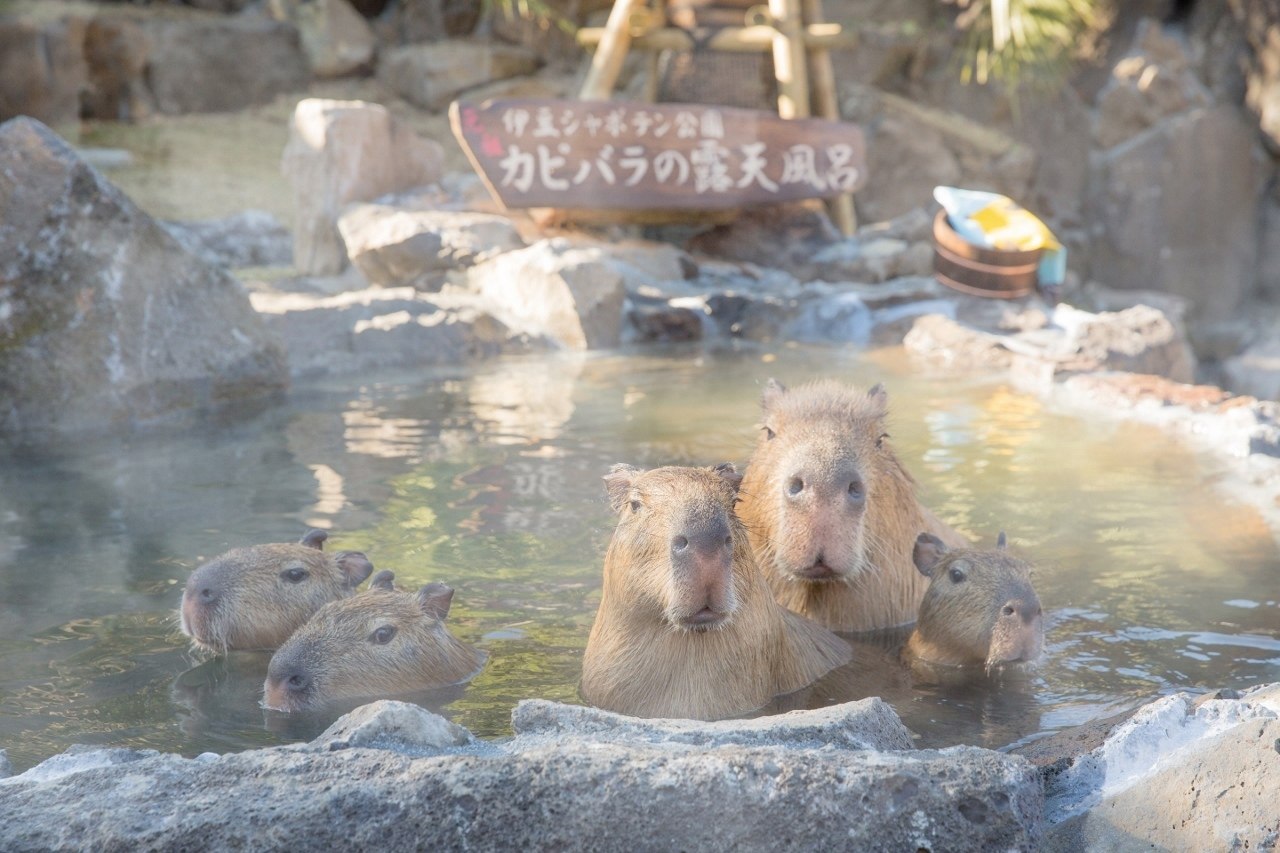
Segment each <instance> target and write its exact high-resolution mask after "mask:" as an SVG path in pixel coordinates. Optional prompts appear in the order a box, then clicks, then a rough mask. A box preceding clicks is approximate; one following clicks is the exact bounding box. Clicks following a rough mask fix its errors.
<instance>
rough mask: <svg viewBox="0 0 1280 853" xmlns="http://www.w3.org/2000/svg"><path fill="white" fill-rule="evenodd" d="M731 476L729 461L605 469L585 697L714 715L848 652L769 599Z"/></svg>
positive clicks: (618, 705) (790, 685)
mask: <svg viewBox="0 0 1280 853" xmlns="http://www.w3.org/2000/svg"><path fill="white" fill-rule="evenodd" d="M738 482H739V477H738V475H737V474H736V473H735V472H734V470H733V466H731V465H721V466H719V467H718V468H714V469H713V468H658V469H655V470H652V471H647V472H642V471H639V470H637V469H635V468H631V467H629V466H626V465H615V466H614V468H613V471H612V473H610V474H609V476H607V477H605V483H606V486H607V489H608V493H609V500H610V505H611V506H612V508H613V510H614V511H615V512H616V513H618V526H617V528H616V529H615V530H614V534H613V539H612V541H611V542H610V543H609V550H608V553H607V555H606V556H605V563H604V591H603V595H602V597H601V601H600V609H599V611H597V613H596V620H595V624H594V625H593V626H592V628H591V636H590V639H589V640H588V641H587V650H586V653H585V654H584V656H583V660H582V683H581V688H580V690H581V693H582V697H583V699H585V700H586V701H587V702H589V703H591V704H592V705H595V706H597V707H600V708H604V709H606V710H610V711H617V712H620V713H624V714H633V715H635V716H640V717H687V718H692V719H699V720H717V719H723V718H726V717H732V716H737V715H741V714H745V713H748V712H750V711H754V710H756V709H758V708H761V707H763V706H765V705H766V704H768V703H769V702H770V700H772V699H773V698H774V697H775V696H779V695H782V694H786V693H791V692H793V691H796V690H799V689H801V688H803V687H806V686H808V685H809V684H810V683H812V682H813V681H814V680H816V679H817V678H818V677H820V676H822V675H823V674H825V673H826V672H828V671H829V670H831V669H834V668H835V667H837V666H840V665H841V664H843V663H845V662H847V661H848V660H849V655H850V650H849V646H848V644H847V643H845V642H844V641H843V640H841V639H840V638H839V637H837V636H835V635H834V634H832V633H831V632H830V631H827V630H825V629H824V628H822V627H820V626H818V625H815V624H813V623H812V622H809V621H808V620H806V619H804V618H802V617H800V616H797V615H796V614H794V613H789V612H787V611H786V610H784V609H783V608H782V607H779V606H778V604H777V603H776V602H775V601H774V600H773V596H772V595H771V594H770V592H769V587H768V585H767V584H766V583H765V580H764V576H763V575H762V574H761V573H760V570H759V567H758V566H757V565H756V563H755V559H754V558H753V557H752V554H751V547H750V545H749V543H748V542H747V538H746V534H745V532H744V531H743V529H742V524H741V522H740V521H739V520H738V518H737V516H735V515H734V512H733V505H734V501H735V499H736V494H737V487H738Z"/></svg>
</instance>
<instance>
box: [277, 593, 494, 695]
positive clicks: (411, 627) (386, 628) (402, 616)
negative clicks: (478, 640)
mask: <svg viewBox="0 0 1280 853" xmlns="http://www.w3.org/2000/svg"><path fill="white" fill-rule="evenodd" d="M392 580H393V577H392V574H391V572H388V571H381V572H378V574H377V575H376V576H375V577H374V579H373V581H372V582H371V583H370V584H369V589H368V590H366V591H365V592H363V593H361V594H360V595H356V596H353V597H351V598H346V599H343V600H341V601H335V602H332V603H330V604H326V605H325V606H324V607H322V608H321V609H320V610H319V612H317V613H316V615H315V616H313V617H311V619H309V620H308V621H307V623H306V624H305V625H303V626H302V627H301V628H299V629H298V630H297V632H296V633H295V634H294V635H293V636H292V637H290V638H289V642H287V643H285V644H284V645H283V646H281V647H280V649H279V650H278V651H277V652H276V653H275V654H274V655H273V656H272V658H271V663H270V665H269V666H268V667H267V680H266V682H265V683H264V684H263V694H264V696H263V704H264V705H265V706H266V707H268V708H271V709H273V710H276V711H303V710H307V709H310V708H314V707H316V706H319V705H323V704H324V703H326V702H331V701H333V700H335V699H353V698H358V697H366V696H367V697H377V696H394V695H397V694H402V693H410V692H414V691H418V690H428V689H430V688H433V687H443V686H445V685H448V684H457V683H459V682H462V681H466V680H467V679H469V678H471V677H472V676H473V675H475V674H476V673H477V672H479V671H480V670H481V668H482V667H483V666H484V663H485V660H486V659H487V658H488V655H487V654H485V653H484V652H483V651H481V650H480V649H477V648H475V647H473V646H469V645H467V644H466V643H464V642H462V641H461V640H459V639H458V638H456V637H454V636H453V635H452V634H451V633H449V629H448V628H447V627H445V624H444V619H445V617H446V616H447V615H448V614H449V606H450V604H451V603H452V602H453V590H452V589H450V588H449V587H448V586H445V585H444V584H442V583H429V584H427V585H426V586H424V587H422V589H420V590H418V591H417V592H410V591H404V590H398V589H395V588H394V586H393V584H392Z"/></svg>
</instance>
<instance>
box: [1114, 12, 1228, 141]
mask: <svg viewBox="0 0 1280 853" xmlns="http://www.w3.org/2000/svg"><path fill="white" fill-rule="evenodd" d="M1211 101H1212V96H1211V95H1210V94H1209V90H1208V89H1207V88H1206V87H1205V85H1204V84H1203V83H1201V82H1200V78H1199V77H1197V76H1196V73H1195V71H1194V70H1193V69H1192V67H1191V57H1190V55H1189V46H1188V45H1187V44H1186V43H1185V42H1184V41H1182V40H1181V39H1178V38H1176V37H1172V36H1169V35H1166V34H1165V33H1164V31H1163V30H1162V29H1161V26H1160V24H1159V22H1157V21H1155V20H1152V19H1150V18H1147V19H1144V20H1142V21H1141V22H1139V24H1138V31H1137V35H1136V36H1135V37H1134V43H1133V46H1132V47H1131V48H1130V50H1129V52H1128V53H1127V54H1126V55H1125V56H1124V57H1123V58H1122V59H1120V61H1119V62H1117V63H1116V65H1115V66H1114V67H1113V68H1112V69H1111V79H1110V80H1109V81H1108V82H1107V84H1106V85H1105V86H1104V87H1103V88H1102V90H1101V91H1100V92H1099V93H1098V99H1097V106H1098V108H1097V112H1096V115H1095V119H1094V126H1093V136H1094V140H1095V141H1096V142H1097V144H1098V145H1099V146H1101V147H1103V148H1110V147H1112V146H1114V145H1118V144H1120V143H1121V142H1124V141H1125V140H1127V139H1132V138H1133V137H1134V136H1137V135H1138V134H1139V133H1141V132H1142V131H1144V130H1146V129H1147V128H1149V127H1151V126H1152V125H1154V124H1156V123H1157V122H1158V121H1159V120H1160V119H1162V118H1165V117H1167V116H1171V115H1174V114H1175V113H1180V112H1185V111H1186V110H1189V109H1192V108H1195V107H1206V106H1208V105H1209V104H1210V103H1211Z"/></svg>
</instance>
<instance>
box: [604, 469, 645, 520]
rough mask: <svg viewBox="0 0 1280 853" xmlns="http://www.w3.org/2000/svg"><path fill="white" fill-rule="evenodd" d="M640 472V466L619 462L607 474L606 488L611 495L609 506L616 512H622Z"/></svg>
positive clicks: (605, 478) (605, 479)
mask: <svg viewBox="0 0 1280 853" xmlns="http://www.w3.org/2000/svg"><path fill="white" fill-rule="evenodd" d="M639 474H640V469H639V468H635V467H632V466H631V465H624V464H622V463H621V462H619V463H618V464H617V465H614V466H613V467H612V468H610V469H609V473H608V474H606V475H605V477H604V490H605V492H606V493H608V495H609V508H610V509H612V510H613V511H614V512H622V508H623V507H624V506H626V504H627V497H628V496H629V495H630V494H631V487H632V486H633V485H635V482H636V477H637V476H638V475H639Z"/></svg>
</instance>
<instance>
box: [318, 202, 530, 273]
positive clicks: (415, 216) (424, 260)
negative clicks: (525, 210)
mask: <svg viewBox="0 0 1280 853" xmlns="http://www.w3.org/2000/svg"><path fill="white" fill-rule="evenodd" d="M338 232H339V233H340V234H341V235H342V241H343V243H345V244H346V247H347V256H348V257H349V258H350V259H351V263H353V264H354V265H355V266H356V268H357V269H359V270H360V272H361V273H363V274H364V277H365V278H366V279H368V280H369V283H370V284H375V285H382V286H395V285H400V284H411V285H414V286H415V287H419V288H420V289H426V290H439V289H440V286H441V284H442V283H443V273H444V272H445V271H447V270H452V269H460V268H463V267H468V266H472V265H473V264H477V263H480V262H483V261H486V260H488V259H489V258H493V257H496V256H497V255H500V254H501V253H503V252H509V251H512V250H514V249H519V248H523V247H524V241H523V240H521V239H520V235H519V233H518V232H517V231H516V228H515V226H514V225H512V224H511V220H510V219H508V218H506V217H505V216H497V215H494V214H488V213H470V212H465V211H461V212H459V211H447V210H412V209H405V208H399V207H394V206H391V205H385V204H360V205H354V206H352V207H350V208H348V209H347V210H346V212H344V213H343V214H342V216H341V217H340V218H339V219H338Z"/></svg>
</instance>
